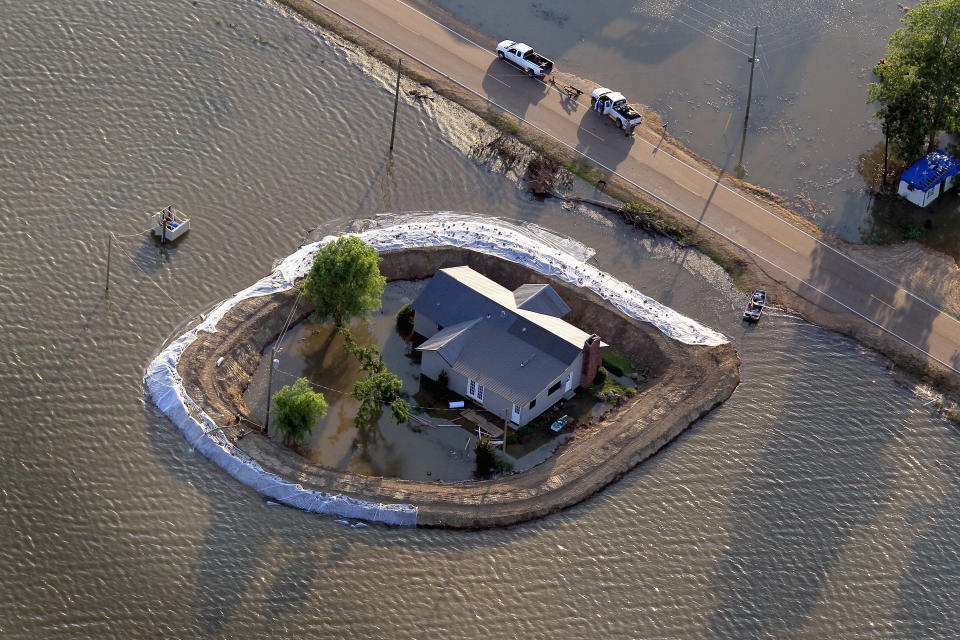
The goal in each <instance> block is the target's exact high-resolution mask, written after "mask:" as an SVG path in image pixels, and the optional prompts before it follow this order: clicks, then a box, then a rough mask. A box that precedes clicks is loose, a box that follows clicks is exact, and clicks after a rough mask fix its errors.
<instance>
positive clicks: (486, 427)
mask: <svg viewBox="0 0 960 640" xmlns="http://www.w3.org/2000/svg"><path fill="white" fill-rule="evenodd" d="M460 415H462V416H463V417H464V418H466V419H467V420H469V421H470V422H472V423H473V424H475V425H477V426H478V427H480V429H481V430H482V431H485V432H486V433H487V435H489V436H492V437H494V438H502V437H503V429H502V428H501V427H498V426H497V425H495V424H493V423H492V422H490V421H489V420H487V419H486V418H484V417H483V416H482V415H480V414H479V413H478V412H476V411H474V410H473V409H467V410H466V411H461V412H460Z"/></svg>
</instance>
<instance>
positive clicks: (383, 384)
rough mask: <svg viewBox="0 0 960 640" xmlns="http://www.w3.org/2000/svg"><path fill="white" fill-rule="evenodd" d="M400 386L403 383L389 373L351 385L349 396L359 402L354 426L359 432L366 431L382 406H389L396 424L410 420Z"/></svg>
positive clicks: (407, 403)
mask: <svg viewBox="0 0 960 640" xmlns="http://www.w3.org/2000/svg"><path fill="white" fill-rule="evenodd" d="M402 386H403V381H401V380H400V378H398V377H397V376H395V375H394V374H392V373H390V372H389V371H380V372H378V373H374V374H372V375H370V376H369V377H368V378H367V379H366V380H357V381H356V382H355V383H353V393H352V394H351V395H352V396H353V398H354V399H355V400H359V401H360V408H359V409H358V410H357V415H356V417H354V419H353V423H354V425H355V426H356V427H357V428H358V429H360V430H361V431H362V430H364V429H366V428H367V427H369V426H370V423H371V422H372V421H373V418H374V416H376V414H377V412H378V411H379V410H380V408H381V407H383V406H384V405H390V410H391V412H392V413H393V419H394V421H395V422H396V423H397V424H403V423H404V422H406V421H407V420H408V419H409V418H410V403H409V402H407V401H406V400H404V399H403V398H401V397H400V388H401V387H402Z"/></svg>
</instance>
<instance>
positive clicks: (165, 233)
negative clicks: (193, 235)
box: [150, 206, 190, 243]
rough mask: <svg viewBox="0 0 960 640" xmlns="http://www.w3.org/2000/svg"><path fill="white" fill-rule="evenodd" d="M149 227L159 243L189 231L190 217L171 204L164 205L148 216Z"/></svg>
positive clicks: (174, 238)
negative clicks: (158, 239)
mask: <svg viewBox="0 0 960 640" xmlns="http://www.w3.org/2000/svg"><path fill="white" fill-rule="evenodd" d="M150 228H151V229H152V230H153V235H155V236H157V237H158V238H160V242H161V243H163V242H166V241H167V240H171V241H172V240H176V239H177V238H179V237H180V236H182V235H183V234H185V233H186V232H187V231H190V218H188V217H186V216H185V215H183V213H182V212H180V211H177V210H176V209H174V208H173V207H172V206H170V207H164V208H163V209H161V210H160V211H157V212H156V213H155V214H153V215H152V216H151V217H150Z"/></svg>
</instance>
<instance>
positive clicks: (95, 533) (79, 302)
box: [0, 0, 960, 639]
mask: <svg viewBox="0 0 960 640" xmlns="http://www.w3.org/2000/svg"><path fill="white" fill-rule="evenodd" d="M490 6H491V7H495V6H496V5H494V4H491V5H490ZM561 6H562V5H561ZM770 6H780V5H776V4H775V5H770ZM783 6H784V7H787V5H783ZM794 6H795V5H790V6H789V7H787V8H785V9H784V11H788V10H789V11H791V12H792V11H794V8H793V7H794ZM802 6H803V5H796V10H797V11H800V10H801V8H802ZM834 6H836V5H834ZM595 8H596V7H595ZM844 8H845V5H844V4H843V3H841V5H840V9H841V10H843V9H844ZM0 11H2V12H3V15H4V21H3V23H2V24H0V33H2V34H3V36H4V45H5V54H4V55H3V56H0V71H2V74H3V78H4V79H5V80H6V85H5V87H6V88H5V89H4V91H3V93H2V101H3V107H4V108H3V109H2V110H0V180H2V183H3V185H4V197H3V198H0V219H2V221H3V224H4V231H3V233H0V273H2V274H3V278H2V280H0V296H2V300H3V304H2V305H0V322H2V324H3V327H4V331H3V332H2V333H0V347H2V348H0V363H2V365H3V366H2V367H0V391H2V399H0V416H2V417H3V424H4V428H3V429H2V430H0V451H2V454H3V460H4V461H5V464H4V465H3V468H2V471H0V474H2V495H3V511H4V515H5V517H4V518H3V520H2V525H0V532H2V537H3V540H4V542H5V544H4V545H3V546H2V548H0V567H2V569H3V571H2V578H0V584H2V587H3V593H4V594H5V595H6V597H5V598H3V600H2V601H0V635H2V636H3V637H5V638H37V637H43V638H70V639H74V638H105V637H122V638H137V639H139V638H154V637H158V636H162V637H178V638H225V637H246V638H276V637H277V636H281V635H283V636H292V637H342V638H434V637H437V638H441V637H442V638H449V637H462V638H490V637H499V636H502V635H516V636H525V637H535V636H553V637H558V638H564V637H604V638H634V637H681V638H742V637H745V636H747V637H748V636H752V637H794V638H800V637H805V638H824V637H843V638H870V639H875V638H904V637H909V638H943V637H955V636H957V635H958V634H960V558H958V550H960V535H958V531H960V530H958V528H957V526H956V523H957V521H958V519H960V434H958V431H957V429H956V427H954V426H952V425H951V424H950V423H948V422H946V421H945V420H943V419H942V418H941V417H940V416H938V415H937V413H936V411H935V410H934V407H935V398H934V397H933V396H932V395H929V394H927V393H926V392H925V390H923V389H909V388H906V387H904V386H903V385H902V384H900V383H898V382H897V378H896V377H895V376H894V375H892V372H891V371H890V370H889V368H888V366H887V363H886V361H885V360H883V359H881V358H879V357H877V356H876V355H874V354H872V353H870V352H868V351H866V350H864V349H861V348H860V347H858V346H857V345H856V344H855V343H853V342H851V341H849V340H847V339H844V338H841V337H839V336H837V335H835V334H831V333H828V332H824V331H822V330H820V329H819V328H817V327H815V326H812V325H810V324H809V323H806V322H804V321H803V319H801V318H798V317H796V316H795V315H793V314H790V313H787V312H784V311H781V310H778V309H775V308H774V309H771V310H770V313H769V315H768V314H767V312H766V311H765V312H764V318H763V320H762V322H761V324H760V325H759V326H757V327H746V326H744V325H743V324H742V323H741V322H740V315H741V314H742V310H743V305H744V302H745V299H744V295H743V294H742V293H741V292H739V291H738V290H737V289H736V288H735V287H734V286H733V285H732V283H731V282H730V281H729V279H727V278H726V276H725V274H724V273H723V271H722V269H720V268H719V267H718V266H717V265H716V264H714V263H713V262H711V261H710V260H709V259H707V258H705V257H704V256H703V255H700V254H698V253H696V252H694V251H689V250H682V249H679V248H677V247H676V246H675V245H673V244H671V243H669V242H664V241H662V240H659V239H656V238H650V237H647V236H645V235H643V234H640V233H638V232H637V231H636V230H634V229H632V228H629V227H627V226H625V225H623V224H622V223H621V222H620V221H619V220H618V219H615V218H612V217H608V216H605V215H602V214H598V213H595V212H590V211H588V210H584V209H568V208H564V207H561V206H560V205H558V204H557V203H555V202H537V201H535V200H533V199H531V198H529V197H528V196H526V195H525V194H524V193H523V192H521V191H520V190H519V189H518V188H517V187H516V185H515V184H514V183H513V182H511V181H510V180H508V179H506V178H504V177H503V176H501V175H499V174H497V173H492V172H490V171H488V170H487V169H486V168H485V167H479V166H477V165H476V164H475V163H474V162H473V161H472V160H470V159H469V158H467V157H466V156H465V155H464V154H463V153H462V152H461V151H460V149H459V147H458V146H456V144H455V142H456V141H455V140H453V139H452V138H451V137H450V136H449V135H448V134H447V133H444V132H446V131H449V130H451V129H452V127H448V125H447V124H445V123H443V122H442V119H441V118H440V117H434V116H433V115H431V112H430V111H429V109H430V108H431V107H430V106H421V105H419V104H416V103H414V104H407V103H405V102H404V103H401V110H400V117H399V125H398V132H397V149H396V152H395V155H394V160H393V162H392V163H389V162H387V156H386V146H387V144H388V139H389V126H390V122H389V118H388V117H386V116H385V115H384V114H390V112H391V110H392V107H393V96H392V94H391V93H390V92H389V91H388V90H386V89H384V88H383V86H382V85H380V84H378V83H376V82H374V81H371V80H370V78H369V77H368V75H367V74H366V71H365V69H366V67H364V66H361V63H360V62H358V61H357V59H356V58H354V57H349V58H348V57H347V56H346V55H344V54H342V53H340V52H339V51H338V50H337V49H335V48H334V47H333V46H332V45H330V44H329V43H328V42H326V41H324V40H323V39H321V38H318V37H317V36H316V35H313V34H311V33H310V32H309V31H307V30H306V29H304V28H303V27H302V26H301V25H299V24H297V23H296V22H294V21H292V20H290V19H287V18H284V17H282V16H281V15H279V14H278V13H277V12H276V11H274V10H273V9H272V8H270V7H267V6H264V5H262V4H259V3H257V2H253V1H248V0H200V1H199V2H198V3H197V4H196V5H193V4H192V3H189V2H179V3H172V2H153V1H147V2H141V3H136V4H133V3H113V4H111V5H109V7H107V5H104V4H103V3H100V2H92V1H90V0H78V1H76V2H70V3H51V4H49V5H47V6H45V7H44V13H43V16H42V19H41V18H40V17H38V11H37V8H36V6H34V5H32V4H30V3H22V2H12V1H10V0H0ZM631 11H632V5H630V6H626V7H625V8H624V11H623V15H624V16H625V17H624V18H623V19H624V20H630V19H631V18H630V15H631ZM882 11H883V12H884V13H883V15H882V16H881V18H882V21H884V22H885V21H888V20H889V21H893V20H895V18H896V15H895V13H896V10H895V8H894V6H893V5H890V6H886V5H884V7H883V8H882ZM825 12H826V8H824V9H823V10H822V11H821V13H820V14H818V15H823V14H824V13H825ZM598 13H599V12H598ZM888 14H889V15H888ZM842 15H844V14H843V13H842V11H841V16H842ZM881 18H876V19H873V21H874V22H879V21H881ZM517 19H518V20H519V18H517ZM541 21H542V22H543V23H544V25H545V26H546V27H545V28H547V27H548V28H550V29H553V27H550V26H549V25H550V24H551V23H549V22H547V21H543V20H541ZM572 22H573V20H572V18H571V19H570V20H568V21H567V25H566V26H565V27H560V26H558V27H557V28H558V29H569V28H571V25H572ZM868 22H869V21H868ZM615 24H620V23H619V22H617V23H615ZM870 24H873V22H870ZM600 26H602V25H600ZM680 26H682V25H680ZM881 26H882V28H881ZM854 27H856V24H854ZM513 28H514V29H517V28H519V26H514V27H513ZM864 28H866V29H867V32H868V33H869V32H870V30H871V29H873V27H869V28H868V27H867V26H866V25H865V26H864ZM677 29H679V27H677ZM876 29H877V30H878V31H885V30H886V29H887V25H886V23H884V25H879V24H877V26H876ZM850 32H851V34H852V37H853V38H854V39H856V38H863V37H864V35H863V34H862V33H861V34H860V35H857V34H858V33H860V32H858V31H857V30H856V29H855V28H851V29H850ZM591 33H593V31H591ZM598 33H599V32H598ZM676 33H677V34H679V33H680V32H679V31H676ZM830 33H833V34H835V37H836V38H839V36H840V34H841V33H842V30H837V31H831V32H830ZM523 37H526V34H524V36H523ZM686 37H687V38H688V39H689V40H690V42H691V43H692V44H691V47H694V48H695V47H696V46H706V45H709V46H710V47H716V48H715V49H709V52H710V53H711V55H710V56H707V57H706V58H705V60H706V61H707V64H712V63H713V62H712V61H713V59H714V58H717V57H719V56H718V53H719V52H720V51H722V50H724V49H726V48H725V47H721V46H719V45H717V44H716V43H715V42H713V41H712V40H710V41H707V40H704V41H702V42H701V44H700V45H696V42H699V41H698V40H697V38H699V37H700V36H696V37H694V36H692V35H690V36H686ZM884 38H885V36H884ZM596 39H597V37H594V40H596ZM548 46H552V45H547V44H546V43H545V45H544V49H545V50H549V49H548ZM808 49H809V45H808V47H807V49H804V48H801V49H800V50H798V51H799V52H800V53H802V52H803V51H807V50H808ZM551 53H553V52H551ZM731 53H733V52H731ZM829 53H830V52H829V51H826V50H823V51H819V52H818V54H817V56H816V58H817V59H818V60H820V62H821V64H825V63H826V61H828V60H829V58H830V56H829ZM651 55H653V54H651ZM771 57H772V56H771ZM869 57H870V55H867V54H864V55H863V58H864V60H866V59H867V58H869ZM808 58H809V56H808ZM795 59H796V60H797V61H798V63H799V62H802V63H804V66H809V59H807V60H806V61H805V60H804V58H803V57H802V56H801V55H797V56H796V57H795ZM836 62H837V64H838V65H841V66H849V65H856V64H859V63H858V62H857V61H852V62H851V61H850V60H848V59H846V58H843V57H841V58H839V59H838V60H836ZM741 71H742V69H741ZM813 71H814V70H811V73H813ZM765 73H766V70H765ZM628 75H630V74H629V73H628V72H626V71H623V72H620V73H619V75H618V76H616V77H613V76H611V77H610V80H611V84H614V83H617V84H618V86H622V87H624V88H626V87H625V79H626V77H627V76H628ZM767 79H768V81H770V79H771V77H770V75H769V74H768V76H767ZM741 81H742V80H741V79H740V78H739V76H738V79H737V82H741ZM638 82H639V80H638ZM731 82H732V80H731ZM620 83H623V84H620ZM761 84H762V81H761ZM634 90H635V89H634ZM355 95H361V96H363V99H362V100H361V101H359V102H358V104H357V106H356V110H357V114H356V116H355V118H354V119H353V120H350V119H348V118H346V117H345V116H344V113H343V110H342V109H341V105H342V104H343V101H344V100H345V99H347V98H348V97H351V96H355ZM634 95H639V93H637V94H634ZM851 104H852V102H851ZM862 106H863V105H862V104H860V107H862ZM705 112H707V111H706V110H705ZM720 117H721V116H718V117H717V118H718V119H719V118H720ZM722 117H723V118H724V119H725V116H722ZM357 121H362V122H363V126H359V125H357V124H356V122H357ZM722 126H723V122H722V121H721V122H719V127H721V128H722ZM730 126H731V127H733V126H734V125H733V124H731V125H730ZM852 131H853V132H854V134H856V132H857V131H859V129H858V128H857V127H853V128H852ZM851 135H853V134H851ZM856 135H859V134H856ZM839 139H843V136H842V135H841V136H840V138H839ZM874 142H875V141H874ZM870 144H873V142H871V143H870ZM836 146H837V147H838V148H839V147H842V146H850V147H856V146H857V145H855V144H850V145H840V144H837V145H836ZM751 149H752V148H751ZM836 153H840V152H836ZM855 153H856V152H855ZM751 168H752V170H754V171H758V169H757V162H756V160H755V159H751ZM576 188H577V189H580V190H582V191H584V192H586V193H589V194H592V191H590V190H589V188H588V187H586V186H584V185H582V184H581V185H578V186H577V187H576ZM170 203H173V204H175V205H176V206H177V207H178V208H179V209H182V210H184V211H186V212H188V213H189V214H190V215H191V216H192V218H193V226H192V229H191V231H190V233H189V234H188V235H187V236H186V237H184V238H183V239H182V240H181V241H179V242H178V244H177V245H175V246H172V247H169V248H167V249H161V248H160V247H159V246H158V245H157V244H156V243H155V242H154V241H152V240H151V239H148V238H146V237H145V236H144V235H143V234H138V233H137V232H139V231H141V230H143V229H145V228H146V227H147V218H146V215H147V213H148V212H151V211H155V210H158V209H160V208H161V207H163V206H166V205H168V204H170ZM414 210H459V211H474V212H479V213H481V214H483V215H487V216H491V217H493V216H497V217H501V218H504V219H507V220H511V221H514V222H518V223H522V224H535V225H539V226H541V227H544V228H548V229H552V230H554V231H555V232H557V233H562V234H564V235H567V236H569V237H571V238H574V239H576V240H577V241H579V242H581V243H583V244H584V245H586V246H588V247H591V248H592V249H594V250H595V251H596V255H595V256H593V257H592V258H591V262H592V263H594V264H596V265H597V266H598V267H599V268H601V269H603V270H604V271H607V272H609V273H611V274H612V275H614V276H615V277H617V278H619V279H621V280H623V281H625V282H627V283H629V284H631V285H632V286H634V287H636V288H637V289H639V290H641V291H643V292H644V293H646V294H648V295H650V296H652V297H654V298H656V299H658V300H660V301H661V302H663V303H665V304H668V305H670V306H672V307H674V308H676V309H678V310H679V311H681V312H682V313H684V314H687V315H689V316H691V317H693V318H695V319H697V320H699V321H700V322H702V323H704V324H706V325H708V326H710V327H713V328H715V329H717V330H719V331H722V332H723V333H724V334H726V335H727V336H729V337H730V338H731V340H733V341H734V343H735V344H736V346H737V349H738V352H739V354H740V357H741V359H742V361H743V366H742V383H741V385H740V387H739V388H738V390H737V391H736V392H735V393H734V394H733V396H732V397H731V398H730V400H728V401H727V402H726V403H725V404H724V405H723V406H722V407H720V408H719V409H717V410H716V411H714V412H713V413H712V414H710V416H709V417H708V418H707V419H705V420H703V421H701V422H700V423H698V424H696V425H694V426H693V428H692V429H690V430H689V431H687V432H686V433H685V434H684V435H683V436H682V437H680V438H679V439H678V440H677V441H676V442H675V443H673V444H672V445H670V446H669V447H668V448H667V449H666V450H665V451H663V452H661V453H660V454H659V455H658V456H656V457H655V458H654V459H652V460H650V461H649V462H648V463H647V464H644V465H643V466H641V467H640V468H639V469H637V470H636V471H634V472H632V473H630V474H628V475H627V476H626V477H624V478H623V479H621V480H620V481H619V482H618V483H617V484H616V485H614V486H612V487H610V488H609V489H608V490H605V491H603V492H602V493H600V494H599V495H597V496H595V497H594V498H591V499H589V500H587V501H585V502H584V503H582V504H580V505H578V506H576V507H574V508H572V509H570V510H568V511H566V512H564V513H561V514H555V515H552V516H550V517H548V518H546V519H544V520H541V521H537V522H532V523H529V524H526V525H522V526H517V527H511V528H508V529H502V530H491V531H479V532H449V531H438V530H420V529H389V528H386V527H380V526H376V527H369V528H360V529H352V528H348V527H345V526H343V525H342V524H339V523H337V522H335V521H334V520H332V519H330V518H321V517H316V516H311V515H308V514H305V513H300V512H296V511H293V510H290V509H286V508H282V507H275V506H270V505H268V504H265V503H264V501H263V500H262V498H261V497H260V496H258V495H257V494H256V493H254V492H253V491H251V490H249V489H248V488H246V487H244V486H243V485H241V484H239V483H238V482H236V481H235V480H233V479H232V478H231V477H229V476H228V475H227V474H226V473H224V472H223V471H222V470H221V469H220V468H218V467H216V466H215V465H213V464H211V463H209V462H208V461H207V460H206V459H204V458H203V457H202V456H200V455H199V454H197V453H196V452H194V451H193V450H192V449H191V448H190V446H189V445H188V444H187V442H186V441H185V440H184V439H183V437H182V436H181V435H180V433H179V432H178V431H177V430H176V429H175V427H173V425H172V424H171V423H170V422H169V421H168V420H167V419H166V418H165V417H164V416H163V415H162V414H160V412H159V411H158V410H157V409H156V408H155V407H154V406H153V404H152V403H151V402H150V401H149V399H148V398H146V397H145V395H144V386H143V381H142V380H143V373H144V367H145V366H146V364H147V363H148V362H149V361H150V360H151V358H152V357H153V355H154V354H155V353H156V352H157V350H158V349H159V348H160V347H161V346H162V345H163V344H164V343H165V342H166V340H167V339H168V338H169V337H171V336H174V335H178V333H179V332H178V331H177V329H178V326H179V325H180V324H181V322H183V321H184V320H186V319H187V318H189V317H191V316H193V315H194V314H196V313H199V312H201V311H204V310H207V309H209V308H210V307H211V305H213V304H214V303H216V302H217V301H219V300H222V299H224V298H225V297H227V296H230V295H232V294H233V293H234V292H236V291H238V290H240V289H241V288H243V287H246V286H248V285H250V284H251V283H253V282H255V281H256V280H258V279H260V278H261V277H263V276H264V275H265V274H266V273H268V272H269V271H270V269H271V267H272V265H273V264H274V262H275V261H276V260H278V259H280V258H282V257H283V256H286V255H289V254H290V253H291V252H292V251H293V250H294V249H295V248H296V247H297V246H298V245H299V244H300V241H301V239H302V237H303V235H304V232H305V231H306V230H308V229H315V228H318V227H319V230H320V232H321V233H333V232H339V231H342V230H345V229H347V228H349V225H350V223H351V222H353V221H355V220H357V219H362V218H371V217H374V216H376V215H378V214H382V213H388V212H392V213H394V214H395V215H397V216H398V217H400V218H403V217H404V216H405V215H406V213H405V212H409V211H414ZM81 221H82V222H83V224H81V223H80V222H81ZM107 230H111V231H113V232H114V233H116V234H117V235H118V236H127V235H130V236H131V237H123V238H118V242H116V243H115V244H114V245H113V254H112V265H111V285H110V292H109V294H105V292H104V284H105V275H106V273H105V272H106V259H107V258H106V246H107ZM291 351H294V350H293V349H291V350H290V351H285V353H286V354H287V355H291ZM292 355H293V356H296V353H295V352H294V353H293V354H292ZM287 366H292V365H288V364H285V365H284V367H287ZM289 370H290V371H294V369H292V368H291V369H289Z"/></svg>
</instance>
